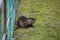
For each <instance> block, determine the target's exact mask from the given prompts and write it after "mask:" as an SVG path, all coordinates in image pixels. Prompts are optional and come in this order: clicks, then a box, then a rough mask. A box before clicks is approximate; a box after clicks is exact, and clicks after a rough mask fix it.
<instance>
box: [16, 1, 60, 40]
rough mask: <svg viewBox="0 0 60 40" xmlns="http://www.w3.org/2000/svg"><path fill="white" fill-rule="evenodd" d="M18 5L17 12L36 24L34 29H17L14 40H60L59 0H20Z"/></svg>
mask: <svg viewBox="0 0 60 40" xmlns="http://www.w3.org/2000/svg"><path fill="white" fill-rule="evenodd" d="M19 4H20V7H18V9H17V11H18V12H20V14H21V12H24V13H25V16H26V17H34V18H35V19H36V22H35V23H34V28H19V29H17V30H16V31H15V36H16V35H18V36H16V40H60V0H21V1H20V3H19ZM24 13H23V14H24ZM17 18H18V17H17Z"/></svg>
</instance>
